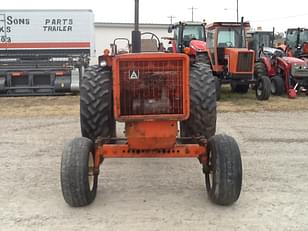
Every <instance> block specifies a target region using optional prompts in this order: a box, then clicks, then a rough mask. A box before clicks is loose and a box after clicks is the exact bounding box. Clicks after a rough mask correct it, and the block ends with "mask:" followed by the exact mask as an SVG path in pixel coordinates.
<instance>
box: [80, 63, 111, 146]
mask: <svg viewBox="0 0 308 231" xmlns="http://www.w3.org/2000/svg"><path fill="white" fill-rule="evenodd" d="M80 125H81V134H82V136H84V137H87V138H89V139H91V140H92V141H93V142H94V141H95V140H96V138H97V137H99V136H100V137H104V138H108V137H115V135H116V125H115V120H114V116H113V99H112V74H111V72H110V71H106V70H105V71H103V69H102V68H101V67H98V66H93V67H90V68H88V69H87V70H86V72H85V75H84V77H83V79H82V82H81V87H80Z"/></svg>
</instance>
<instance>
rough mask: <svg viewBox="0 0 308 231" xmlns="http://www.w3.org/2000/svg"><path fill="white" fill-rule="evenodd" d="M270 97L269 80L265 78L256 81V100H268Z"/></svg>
mask: <svg viewBox="0 0 308 231" xmlns="http://www.w3.org/2000/svg"><path fill="white" fill-rule="evenodd" d="M270 95H271V80H270V79H269V77H267V76H262V77H261V78H259V79H257V83H256V97H257V99H258V100H268V99H269V97H270Z"/></svg>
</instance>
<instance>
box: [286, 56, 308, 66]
mask: <svg viewBox="0 0 308 231" xmlns="http://www.w3.org/2000/svg"><path fill="white" fill-rule="evenodd" d="M282 59H283V60H284V61H285V62H287V63H288V64H305V61H304V60H302V59H299V58H295V57H282Z"/></svg>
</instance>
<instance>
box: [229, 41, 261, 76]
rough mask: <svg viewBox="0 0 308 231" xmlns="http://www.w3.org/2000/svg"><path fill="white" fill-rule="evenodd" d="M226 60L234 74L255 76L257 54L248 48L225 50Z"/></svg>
mask: <svg viewBox="0 0 308 231" xmlns="http://www.w3.org/2000/svg"><path fill="white" fill-rule="evenodd" d="M224 51H225V52H224V58H225V59H226V60H228V61H227V63H228V70H229V72H230V73H232V74H253V71H254V69H253V66H254V65H253V63H254V60H255V52H254V51H253V50H248V49H247V48H229V47H228V48H224Z"/></svg>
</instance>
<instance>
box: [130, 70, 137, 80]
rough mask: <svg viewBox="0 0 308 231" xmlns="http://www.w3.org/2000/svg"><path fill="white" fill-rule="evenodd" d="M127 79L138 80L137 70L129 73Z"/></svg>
mask: <svg viewBox="0 0 308 231" xmlns="http://www.w3.org/2000/svg"><path fill="white" fill-rule="evenodd" d="M128 78H129V79H139V71H137V70H132V71H129V73H128Z"/></svg>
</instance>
